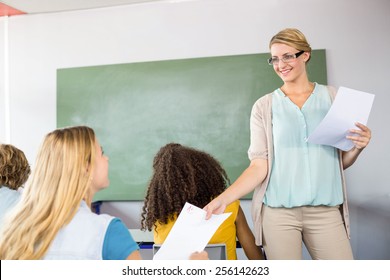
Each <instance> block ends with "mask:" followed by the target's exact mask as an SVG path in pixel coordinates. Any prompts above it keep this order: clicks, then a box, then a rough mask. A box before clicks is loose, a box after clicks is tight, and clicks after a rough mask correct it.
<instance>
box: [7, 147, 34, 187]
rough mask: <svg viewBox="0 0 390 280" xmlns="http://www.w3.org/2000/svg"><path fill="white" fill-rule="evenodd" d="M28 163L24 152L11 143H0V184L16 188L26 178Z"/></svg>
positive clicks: (28, 173) (28, 172) (28, 171)
mask: <svg viewBox="0 0 390 280" xmlns="http://www.w3.org/2000/svg"><path fill="white" fill-rule="evenodd" d="M30 172H31V170H30V165H29V164H28V161H27V159H26V156H25V155H24V153H23V152H22V151H21V150H19V149H18V148H16V147H14V146H12V145H5V144H2V145H0V186H6V187H9V188H10V189H13V190H17V189H18V188H19V187H21V186H22V185H23V184H24V183H25V182H26V181H27V179H28V176H29V175H30Z"/></svg>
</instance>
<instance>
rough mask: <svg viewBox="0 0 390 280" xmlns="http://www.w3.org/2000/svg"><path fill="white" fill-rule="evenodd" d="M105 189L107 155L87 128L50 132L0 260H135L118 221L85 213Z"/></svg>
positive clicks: (1, 240)
mask: <svg viewBox="0 0 390 280" xmlns="http://www.w3.org/2000/svg"><path fill="white" fill-rule="evenodd" d="M108 185H109V179H108V157H107V156H106V155H105V154H104V152H103V149H102V147H101V146H100V144H99V141H98V140H97V139H96V136H95V133H94V131H93V130H92V129H91V128H89V127H86V126H76V127H69V128H62V129H56V130H54V131H53V132H50V133H49V134H48V135H47V136H46V137H45V139H44V141H43V144H42V146H41V148H40V150H39V153H38V156H37V159H36V164H35V168H34V170H33V173H32V175H31V180H29V181H28V183H27V185H26V187H25V190H24V191H23V194H22V197H21V200H20V202H19V203H18V204H17V205H16V206H15V209H14V211H13V212H12V213H11V214H10V217H9V219H8V220H7V221H6V223H5V224H4V228H3V231H2V233H1V236H0V259H3V260H6V259H11V260H26V259H27V260H34V259H96V260H99V259H105V260H124V259H128V260H132V259H134V260H136V259H141V256H140V253H139V247H138V245H137V243H136V242H135V241H134V240H133V238H132V236H131V235H130V233H129V231H128V229H127V227H126V226H125V225H124V224H123V222H122V221H121V220H120V219H118V218H115V217H112V216H109V215H106V214H102V215H96V214H95V213H93V212H92V211H91V209H90V204H91V200H92V198H93V196H94V194H95V193H96V192H98V191H100V190H102V189H104V188H106V187H108ZM196 257H198V256H196Z"/></svg>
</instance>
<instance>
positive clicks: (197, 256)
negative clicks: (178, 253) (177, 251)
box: [190, 251, 209, 260]
mask: <svg viewBox="0 0 390 280" xmlns="http://www.w3.org/2000/svg"><path fill="white" fill-rule="evenodd" d="M208 259H209V255H208V254H207V252H206V251H202V252H195V253H192V254H191V256H190V260H208Z"/></svg>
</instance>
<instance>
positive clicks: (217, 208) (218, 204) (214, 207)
mask: <svg viewBox="0 0 390 280" xmlns="http://www.w3.org/2000/svg"><path fill="white" fill-rule="evenodd" d="M225 209H226V204H225V203H224V202H223V201H222V199H220V198H219V197H217V198H215V199H213V200H212V201H210V203H209V204H207V205H206V206H205V207H204V208H203V210H205V211H206V212H207V213H206V220H208V219H210V218H211V215H212V214H222V213H223V212H224V211H225Z"/></svg>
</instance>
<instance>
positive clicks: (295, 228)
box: [205, 28, 371, 259]
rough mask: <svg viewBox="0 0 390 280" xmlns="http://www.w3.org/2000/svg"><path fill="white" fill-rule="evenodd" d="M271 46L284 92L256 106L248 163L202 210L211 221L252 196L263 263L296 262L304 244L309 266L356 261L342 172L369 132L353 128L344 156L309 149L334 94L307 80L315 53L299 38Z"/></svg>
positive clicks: (288, 32)
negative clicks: (264, 257)
mask: <svg viewBox="0 0 390 280" xmlns="http://www.w3.org/2000/svg"><path fill="white" fill-rule="evenodd" d="M269 47H270V51H271V57H270V58H269V60H268V63H269V64H270V66H271V67H273V69H274V71H275V73H276V75H278V76H279V78H280V79H281V80H282V82H283V85H282V86H281V87H280V88H278V89H276V90H274V91H273V92H272V93H269V94H267V95H265V96H263V97H261V98H260V99H259V100H257V101H256V102H255V104H254V105H253V109H252V114H251V118H250V133H251V137H250V147H249V150H248V155H249V159H250V160H251V163H250V165H249V167H248V168H247V169H246V170H245V171H244V172H243V174H242V175H241V176H240V177H239V178H238V179H237V180H236V182H234V184H233V185H232V186H230V187H229V188H228V189H227V190H226V191H225V192H224V193H223V194H221V195H220V196H218V197H217V198H216V199H214V200H213V201H212V202H210V204H208V205H207V206H206V207H205V210H207V212H208V217H209V216H210V215H211V213H220V212H222V211H223V210H224V209H225V207H226V206H227V205H228V204H230V203H231V202H232V201H235V200H236V199H238V198H239V197H241V196H243V195H245V194H247V193H249V192H251V191H252V190H255V191H254V195H253V200H252V218H253V220H254V233H255V237H256V243H257V244H258V245H263V247H264V249H265V253H266V255H267V258H268V259H301V258H302V242H304V244H305V245H306V248H307V249H308V251H309V253H310V255H311V257H312V258H313V259H353V254H352V250H351V245H350V242H349V236H350V232H349V231H350V227H349V213H348V204H347V196H346V184H345V177H344V171H343V170H344V169H346V168H348V167H349V166H351V165H352V164H353V163H354V162H355V160H356V159H357V158H358V156H359V154H360V153H361V152H362V151H363V149H364V148H365V147H366V146H367V145H368V143H369V142H370V138H371V131H370V129H369V128H368V127H366V126H365V125H362V124H360V123H356V127H351V130H350V132H351V134H352V135H350V136H347V138H348V139H350V140H351V141H352V142H353V143H354V145H355V146H354V147H353V148H352V149H351V150H350V151H348V152H343V151H340V150H338V149H336V148H334V147H331V146H324V145H316V144H311V143H308V142H307V141H306V138H307V136H308V135H309V134H310V133H311V132H312V131H313V130H314V129H315V127H316V126H317V125H318V124H319V123H320V121H321V120H322V119H323V118H324V116H325V115H326V113H327V112H328V110H329V108H330V106H331V104H332V101H333V99H334V97H335V91H334V89H333V88H331V87H329V86H326V85H321V84H318V83H316V82H312V81H310V80H309V77H308V75H307V71H306V66H307V64H308V63H309V60H310V58H311V55H312V53H311V47H310V45H309V43H308V41H307V40H306V37H305V36H304V34H303V33H302V32H301V31H299V30H298V29H295V28H287V29H284V30H281V31H280V32H278V33H277V34H276V35H275V36H273V37H272V39H271V41H270V43H269ZM265 63H266V62H265Z"/></svg>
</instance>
